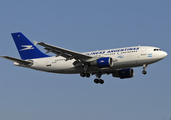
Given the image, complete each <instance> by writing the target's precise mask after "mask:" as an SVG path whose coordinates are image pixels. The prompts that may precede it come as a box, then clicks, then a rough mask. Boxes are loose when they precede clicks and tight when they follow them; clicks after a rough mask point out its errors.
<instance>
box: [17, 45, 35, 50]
mask: <svg viewBox="0 0 171 120" xmlns="http://www.w3.org/2000/svg"><path fill="white" fill-rule="evenodd" d="M21 47H24V48H23V49H21V50H20V51H23V50H31V49H34V47H33V45H21Z"/></svg>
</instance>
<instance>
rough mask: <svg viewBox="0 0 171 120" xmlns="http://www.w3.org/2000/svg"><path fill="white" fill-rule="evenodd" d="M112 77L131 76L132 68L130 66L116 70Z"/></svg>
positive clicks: (122, 77)
mask: <svg viewBox="0 0 171 120" xmlns="http://www.w3.org/2000/svg"><path fill="white" fill-rule="evenodd" d="M112 75H113V77H120V78H121V79H124V78H132V77H133V76H134V70H133V69H131V68H128V69H122V70H118V71H116V72H115V73H113V74H112Z"/></svg>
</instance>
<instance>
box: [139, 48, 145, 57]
mask: <svg viewBox="0 0 171 120" xmlns="http://www.w3.org/2000/svg"><path fill="white" fill-rule="evenodd" d="M140 54H141V55H140V56H144V55H146V48H144V47H142V48H141V53H140Z"/></svg>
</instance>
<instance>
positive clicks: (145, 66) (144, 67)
mask: <svg viewBox="0 0 171 120" xmlns="http://www.w3.org/2000/svg"><path fill="white" fill-rule="evenodd" d="M146 68H147V65H146V64H144V65H143V71H142V74H144V75H146V74H147V71H145V69H146Z"/></svg>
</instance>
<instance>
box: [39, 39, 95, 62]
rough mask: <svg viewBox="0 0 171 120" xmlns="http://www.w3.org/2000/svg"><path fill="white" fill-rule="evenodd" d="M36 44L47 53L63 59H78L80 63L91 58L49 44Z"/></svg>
mask: <svg viewBox="0 0 171 120" xmlns="http://www.w3.org/2000/svg"><path fill="white" fill-rule="evenodd" d="M37 44H38V45H41V46H43V47H45V49H46V50H47V52H52V53H55V54H57V56H58V55H60V56H62V57H65V58H75V59H80V60H82V61H85V60H87V59H90V58H92V57H91V56H88V55H85V54H82V53H79V52H75V51H71V50H67V49H64V48H60V47H57V46H53V45H49V44H46V43H43V42H37Z"/></svg>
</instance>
